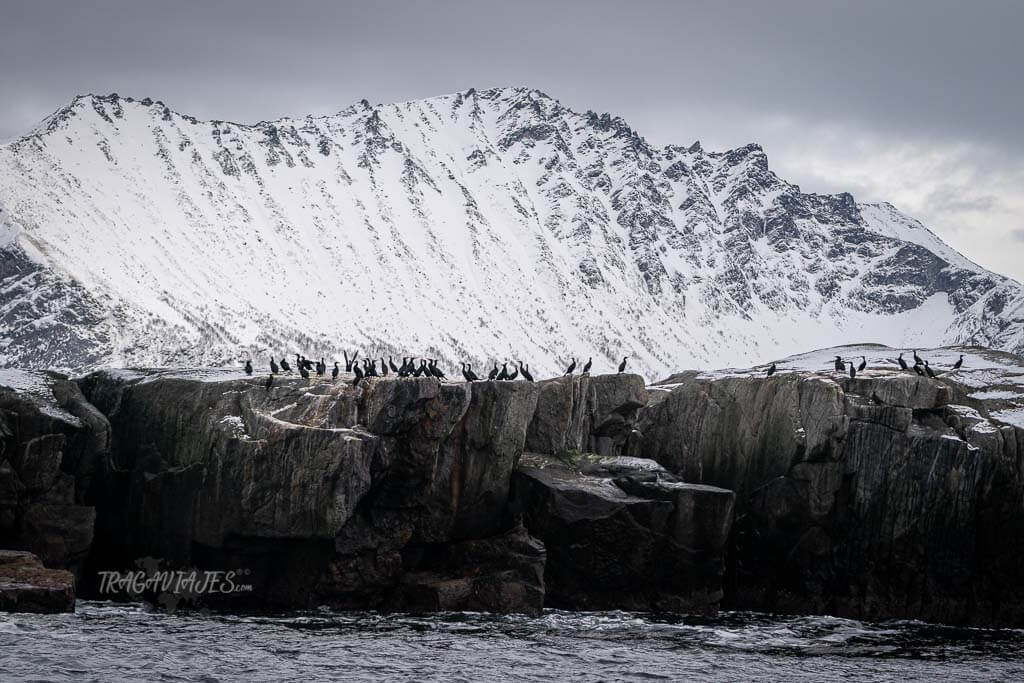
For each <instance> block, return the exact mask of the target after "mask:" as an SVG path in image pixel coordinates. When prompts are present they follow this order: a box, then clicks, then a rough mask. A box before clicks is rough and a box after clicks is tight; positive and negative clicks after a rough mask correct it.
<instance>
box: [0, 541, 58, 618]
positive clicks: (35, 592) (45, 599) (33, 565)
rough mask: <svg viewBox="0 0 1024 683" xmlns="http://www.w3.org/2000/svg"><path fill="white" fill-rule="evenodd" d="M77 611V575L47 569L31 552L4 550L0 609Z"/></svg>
mask: <svg viewBox="0 0 1024 683" xmlns="http://www.w3.org/2000/svg"><path fill="white" fill-rule="evenodd" d="M74 610H75V577H74V574H72V573H71V572H69V571H67V570H64V569H47V568H46V567H44V566H43V563H42V562H41V561H40V560H39V558H38V557H36V556H35V555H33V554H32V553H29V552H25V551H20V550H0V612H35V613H39V614H55V613H59V612H73V611H74Z"/></svg>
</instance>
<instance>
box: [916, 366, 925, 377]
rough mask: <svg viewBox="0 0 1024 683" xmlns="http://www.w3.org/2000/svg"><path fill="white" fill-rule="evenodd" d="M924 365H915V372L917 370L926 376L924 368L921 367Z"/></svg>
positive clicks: (919, 373)
mask: <svg viewBox="0 0 1024 683" xmlns="http://www.w3.org/2000/svg"><path fill="white" fill-rule="evenodd" d="M923 367H924V366H923V365H915V366H914V372H916V373H917V374H918V375H920V376H921V377H924V370H922V369H921V368H923Z"/></svg>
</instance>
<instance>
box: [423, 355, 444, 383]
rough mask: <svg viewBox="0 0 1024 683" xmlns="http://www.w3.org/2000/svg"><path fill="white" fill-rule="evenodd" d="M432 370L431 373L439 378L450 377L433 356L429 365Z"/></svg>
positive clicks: (428, 367)
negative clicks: (438, 365)
mask: <svg viewBox="0 0 1024 683" xmlns="http://www.w3.org/2000/svg"><path fill="white" fill-rule="evenodd" d="M427 369H429V370H430V374H431V375H433V376H434V377H436V378H438V379H448V378H447V377H446V376H445V374H444V372H443V371H442V370H441V368H439V367H437V361H436V360H435V359H433V358H431V359H430V365H428V366H427Z"/></svg>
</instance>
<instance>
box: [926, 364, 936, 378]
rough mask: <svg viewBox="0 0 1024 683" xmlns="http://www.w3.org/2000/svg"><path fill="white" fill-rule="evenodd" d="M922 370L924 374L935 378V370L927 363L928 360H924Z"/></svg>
mask: <svg viewBox="0 0 1024 683" xmlns="http://www.w3.org/2000/svg"><path fill="white" fill-rule="evenodd" d="M924 371H925V374H927V375H928V376H929V377H931V378H932V379H935V371H934V370H932V369H931V366H929V365H928V361H925V362H924Z"/></svg>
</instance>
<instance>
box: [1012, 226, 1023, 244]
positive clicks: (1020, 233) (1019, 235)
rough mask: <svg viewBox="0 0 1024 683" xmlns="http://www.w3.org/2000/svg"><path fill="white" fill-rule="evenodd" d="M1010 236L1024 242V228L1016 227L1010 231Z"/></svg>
mask: <svg viewBox="0 0 1024 683" xmlns="http://www.w3.org/2000/svg"><path fill="white" fill-rule="evenodd" d="M1010 237H1012V238H1013V239H1015V240H1016V241H1018V242H1024V228H1021V229H1017V230H1011V231H1010Z"/></svg>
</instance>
